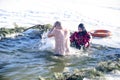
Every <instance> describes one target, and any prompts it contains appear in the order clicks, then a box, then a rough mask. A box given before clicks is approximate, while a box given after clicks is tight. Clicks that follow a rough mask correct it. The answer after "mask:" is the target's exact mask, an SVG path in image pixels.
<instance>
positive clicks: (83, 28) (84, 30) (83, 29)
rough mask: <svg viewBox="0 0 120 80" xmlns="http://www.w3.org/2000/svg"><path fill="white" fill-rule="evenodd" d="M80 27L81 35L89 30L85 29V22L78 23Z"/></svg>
mask: <svg viewBox="0 0 120 80" xmlns="http://www.w3.org/2000/svg"><path fill="white" fill-rule="evenodd" d="M78 27H79V28H81V29H82V32H79V34H81V33H82V34H81V35H83V34H86V33H87V30H86V29H85V27H84V24H83V23H80V24H79V25H78Z"/></svg>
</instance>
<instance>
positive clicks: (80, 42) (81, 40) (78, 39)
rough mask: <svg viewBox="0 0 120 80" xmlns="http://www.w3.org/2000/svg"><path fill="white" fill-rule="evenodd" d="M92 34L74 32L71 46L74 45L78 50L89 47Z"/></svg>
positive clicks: (71, 37)
mask: <svg viewBox="0 0 120 80" xmlns="http://www.w3.org/2000/svg"><path fill="white" fill-rule="evenodd" d="M89 41H90V34H89V33H87V32H74V33H73V34H72V35H71V36H70V42H71V44H74V45H75V47H76V48H78V49H81V46H84V47H85V48H87V47H89V45H90V44H89Z"/></svg>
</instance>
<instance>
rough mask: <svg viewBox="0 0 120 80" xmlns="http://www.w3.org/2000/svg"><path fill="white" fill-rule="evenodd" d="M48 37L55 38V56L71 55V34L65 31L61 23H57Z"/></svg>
mask: <svg viewBox="0 0 120 80" xmlns="http://www.w3.org/2000/svg"><path fill="white" fill-rule="evenodd" d="M48 37H54V38H55V54H56V55H69V53H70V49H69V48H70V40H69V37H70V33H69V31H68V30H66V29H63V27H62V26H61V23H60V22H59V21H56V22H55V24H54V26H53V28H52V29H51V30H50V32H49V33H48Z"/></svg>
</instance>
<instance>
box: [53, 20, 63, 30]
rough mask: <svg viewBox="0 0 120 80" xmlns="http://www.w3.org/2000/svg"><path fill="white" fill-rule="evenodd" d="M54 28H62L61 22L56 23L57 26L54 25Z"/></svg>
mask: <svg viewBox="0 0 120 80" xmlns="http://www.w3.org/2000/svg"><path fill="white" fill-rule="evenodd" d="M54 27H55V28H62V26H61V22H59V21H56V22H55V24H54Z"/></svg>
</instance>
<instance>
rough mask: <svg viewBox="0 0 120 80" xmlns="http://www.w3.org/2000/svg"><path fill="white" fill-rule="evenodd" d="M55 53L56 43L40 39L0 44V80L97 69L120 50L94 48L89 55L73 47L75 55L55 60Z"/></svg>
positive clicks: (34, 78)
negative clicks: (96, 67)
mask: <svg viewBox="0 0 120 80" xmlns="http://www.w3.org/2000/svg"><path fill="white" fill-rule="evenodd" d="M32 34H33V33H32ZM45 35H46V34H45ZM45 35H44V36H45ZM53 49H54V39H52V38H51V39H48V38H45V37H44V39H42V40H41V39H40V38H39V37H38V36H31V35H26V34H24V36H19V37H16V38H8V39H5V40H2V41H0V79H1V80H24V79H25V80H38V78H39V76H42V77H52V76H53V74H54V73H55V72H66V71H69V72H72V71H73V70H74V69H75V68H77V69H84V68H93V67H95V66H96V64H97V63H98V62H100V61H107V60H109V57H107V56H109V55H114V54H119V53H120V49H119V48H110V47H105V46H101V45H95V44H92V45H91V48H90V49H88V51H82V50H77V49H74V48H72V47H71V51H72V52H74V55H70V56H65V57H59V56H54V54H53ZM117 58H118V57H115V56H114V57H111V58H110V59H111V60H116V59H117Z"/></svg>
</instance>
